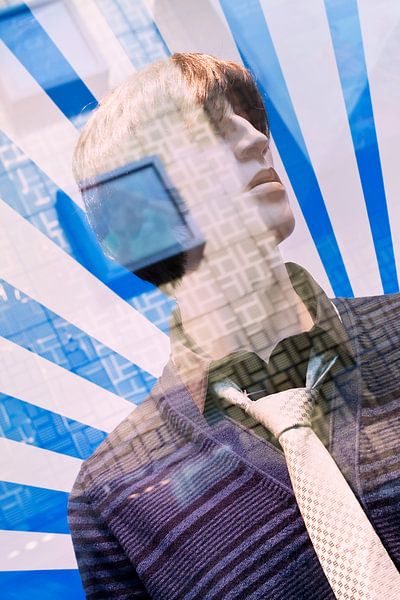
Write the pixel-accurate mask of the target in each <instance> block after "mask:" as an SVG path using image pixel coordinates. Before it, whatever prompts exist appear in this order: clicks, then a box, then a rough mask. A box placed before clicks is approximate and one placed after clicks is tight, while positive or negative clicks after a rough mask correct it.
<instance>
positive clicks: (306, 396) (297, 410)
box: [246, 388, 318, 438]
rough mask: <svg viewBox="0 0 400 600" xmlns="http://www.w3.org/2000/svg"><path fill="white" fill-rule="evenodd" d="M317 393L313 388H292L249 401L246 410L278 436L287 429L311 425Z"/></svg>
mask: <svg viewBox="0 0 400 600" xmlns="http://www.w3.org/2000/svg"><path fill="white" fill-rule="evenodd" d="M317 394H318V392H317V390H314V389H312V390H311V389H307V388H293V389H290V390H285V391H283V392H279V393H277V394H271V395H270V396H265V397H264V398H260V399H259V400H256V401H255V402H249V404H248V405H247V408H246V410H247V412H248V414H250V415H251V416H252V417H254V418H255V419H257V421H260V423H262V424H263V425H264V427H266V428H267V429H269V430H270V431H271V433H273V434H274V436H275V437H276V438H279V436H280V435H281V434H282V433H283V431H286V430H287V429H291V428H293V427H298V426H306V427H310V426H311V415H312V411H313V408H314V403H315V400H316V396H317Z"/></svg>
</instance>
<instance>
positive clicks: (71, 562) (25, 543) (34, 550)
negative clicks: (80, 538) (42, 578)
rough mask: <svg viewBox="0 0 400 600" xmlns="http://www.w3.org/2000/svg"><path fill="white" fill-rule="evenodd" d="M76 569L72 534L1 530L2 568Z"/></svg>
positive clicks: (33, 569) (0, 557) (10, 569)
mask: <svg viewBox="0 0 400 600" xmlns="http://www.w3.org/2000/svg"><path fill="white" fill-rule="evenodd" d="M77 568H78V565H77V563H76V558H75V554H74V548H73V545H72V540H71V536H70V535H68V534H66V533H40V532H36V531H4V530H3V531H1V530H0V571H36V570H37V571H51V570H54V569H61V570H62V569H77Z"/></svg>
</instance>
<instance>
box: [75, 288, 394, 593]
mask: <svg viewBox="0 0 400 600" xmlns="http://www.w3.org/2000/svg"><path fill="white" fill-rule="evenodd" d="M335 304H336V306H337V308H338V310H339V312H340V316H341V319H342V322H343V325H344V328H345V330H346V332H347V333H348V336H349V338H350V340H351V344H352V347H353V351H354V356H355V362H354V364H353V365H352V366H349V365H346V366H343V365H342V366H341V365H338V366H337V368H336V369H335V371H334V373H333V374H332V377H331V379H330V381H329V382H328V383H327V385H326V386H325V392H324V397H325V403H324V406H323V410H322V414H321V415H320V418H321V419H322V420H323V422H324V427H325V429H326V431H327V432H328V435H327V439H326V441H325V443H326V445H327V446H328V447H329V450H330V452H331V454H332V455H333V457H334V459H335V461H336V462H337V464H338V466H339V468H340V469H341V471H342V473H343V474H344V476H345V477H346V478H347V480H348V482H349V484H350V486H351V487H352V489H353V491H354V493H355V494H356V496H357V497H358V499H359V501H360V503H361V504H362V506H363V508H364V510H365V511H366V513H367V515H368V517H369V519H370V520H371V522H372V524H373V526H374V527H375V529H376V531H377V533H378V535H379V536H380V538H381V540H382V542H383V544H384V545H385V547H386V549H387V550H388V552H389V554H390V556H391V557H392V559H393V561H394V562H395V563H396V564H397V566H399V565H400V535H399V534H400V484H399V475H400V460H399V453H398V440H399V437H400V423H399V412H400V411H399V406H400V369H399V367H400V343H399V342H400V333H399V329H400V328H399V316H400V296H399V295H391V296H382V297H374V298H361V299H353V300H349V299H340V300H336V301H335ZM69 523H70V528H71V533H72V537H73V542H74V546H75V552H76V556H77V560H78V564H79V568H80V572H81V576H82V581H83V584H84V587H85V591H86V594H87V597H88V598H92V599H100V598H104V599H107V600H111V599H114V598H119V599H122V598H138V599H139V598H141V599H147V598H153V599H157V600H183V599H184V600H191V599H193V600H195V599H196V600H199V599H210V600H211V599H215V600H216V599H218V600H220V599H221V598H224V599H228V598H229V599H236V600H240V599H245V598H246V599H256V598H257V599H258V598H260V599H261V598H271V599H273V600H277V599H279V598H282V599H285V600H287V599H291V598H293V599H300V598H301V599H305V600H323V599H333V598H334V595H333V593H332V591H331V589H330V586H329V584H328V582H327V580H326V578H325V575H324V573H323V571H322V569H321V566H320V564H319V561H318V558H317V556H316V554H315V551H314V549H313V546H312V544H311V542H310V540H309V537H308V535H307V532H306V530H305V527H304V524H303V521H302V518H301V515H300V513H299V510H298V508H297V504H296V501H295V498H294V495H293V491H292V488H291V484H290V480H289V476H288V473H287V469H286V464H285V460H284V456H283V453H282V451H281V450H280V448H279V447H277V446H276V445H274V444H272V443H271V442H269V441H268V440H267V439H262V438H260V437H258V436H256V435H253V434H252V433H251V432H250V431H248V430H247V429H246V427H244V426H243V424H241V423H240V422H235V421H232V420H231V419H223V420H221V421H220V422H218V424H217V425H216V426H214V427H211V426H210V424H209V423H208V422H207V421H206V420H205V418H204V416H203V414H202V413H201V411H199V410H198V408H197V407H196V405H195V404H194V403H193V400H192V397H191V394H190V392H189V390H188V388H187V387H186V386H185V385H183V383H182V382H181V381H180V379H179V375H178V373H177V371H176V369H175V368H174V365H173V363H172V362H170V363H169V364H168V365H167V367H166V368H165V370H164V373H163V375H162V377H161V378H160V380H159V381H158V383H157V385H156V386H155V388H154V390H153V391H152V393H151V395H150V397H149V398H148V399H147V400H146V401H145V402H144V403H143V404H142V405H141V406H139V407H138V408H137V409H136V410H134V411H133V412H132V413H131V415H130V416H129V417H128V418H127V419H125V420H124V421H123V422H122V423H121V424H120V425H119V426H118V427H117V428H116V430H114V432H113V433H111V434H110V435H109V436H108V438H107V439H106V440H105V441H104V442H103V444H102V445H101V446H100V447H99V448H98V449H97V451H96V452H95V453H94V454H93V455H92V456H91V457H90V458H89V459H88V460H87V461H85V463H84V464H83V466H82V468H81V471H80V474H79V476H78V479H77V481H76V483H75V486H74V489H73V491H72V494H71V496H70V500H69Z"/></svg>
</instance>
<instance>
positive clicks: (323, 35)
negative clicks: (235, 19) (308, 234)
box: [261, 0, 382, 296]
mask: <svg viewBox="0 0 400 600" xmlns="http://www.w3.org/2000/svg"><path fill="white" fill-rule="evenodd" d="M261 5H262V7H263V10H264V13H265V17H266V21H267V23H268V27H269V29H270V32H271V36H272V39H273V42H274V45H275V48H276V51H277V54H278V57H279V62H280V64H281V67H282V70H283V73H284V76H285V80H286V83H287V86H288V89H289V93H290V96H291V99H292V101H293V104H294V108H295V111H296V115H297V117H298V120H299V123H300V126H301V130H302V133H303V136H304V139H305V142H306V145H307V149H308V151H309V154H310V157H311V161H312V164H313V166H314V169H315V173H316V175H317V178H318V181H319V184H320V188H321V191H322V194H323V197H324V200H325V204H326V208H327V211H328V213H329V216H330V218H331V222H332V226H333V229H334V232H335V235H336V239H337V242H338V245H339V248H340V250H341V253H342V256H343V260H344V263H345V265H346V269H347V272H348V275H349V278H350V281H351V284H352V287H353V290H354V293H355V295H356V296H362V295H371V294H379V293H382V284H381V281H380V275H379V270H378V264H377V260H376V255H375V249H374V244H373V239H372V235H371V230H370V226H369V221H368V215H367V211H366V206H365V201H364V196H363V192H362V188H361V183H360V178H359V174H358V169H357V163H356V158H355V153H354V148H353V144H352V139H351V133H350V128H349V124H348V119H347V114H346V109H345V104H344V99H343V94H342V91H341V86H340V80H339V75H338V72H337V66H336V62H335V56H334V51H333V47H332V42H331V37H330V32H329V27H328V21H327V17H326V12H325V8H324V2H323V0H318V1H316V2H311V3H307V4H306V5H305V4H304V3H299V2H296V1H295V0H291V1H287V2H284V3H282V2H281V1H280V0H268V1H267V0H261ZM349 60H351V57H350V59H349ZM265 68H266V69H267V65H266V67H265ZM277 108H278V110H279V106H278V107H277Z"/></svg>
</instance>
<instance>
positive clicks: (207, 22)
mask: <svg viewBox="0 0 400 600" xmlns="http://www.w3.org/2000/svg"><path fill="white" fill-rule="evenodd" d="M144 2H145V4H146V5H147V8H148V9H149V12H150V14H151V16H152V17H153V20H154V22H155V23H156V25H157V27H158V29H159V31H160V33H161V35H162V36H163V38H164V40H165V42H166V44H167V46H168V48H169V49H170V50H171V52H205V53H207V54H212V55H214V56H218V57H219V58H223V59H226V60H234V61H236V62H240V55H239V52H238V50H237V47H236V44H235V42H234V40H233V37H232V34H231V32H230V29H229V27H227V24H226V21H225V18H224V16H223V12H222V10H221V7H220V6H219V3H218V2H215V1H213V0H203V1H202V2H199V1H198V0H144Z"/></svg>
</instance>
